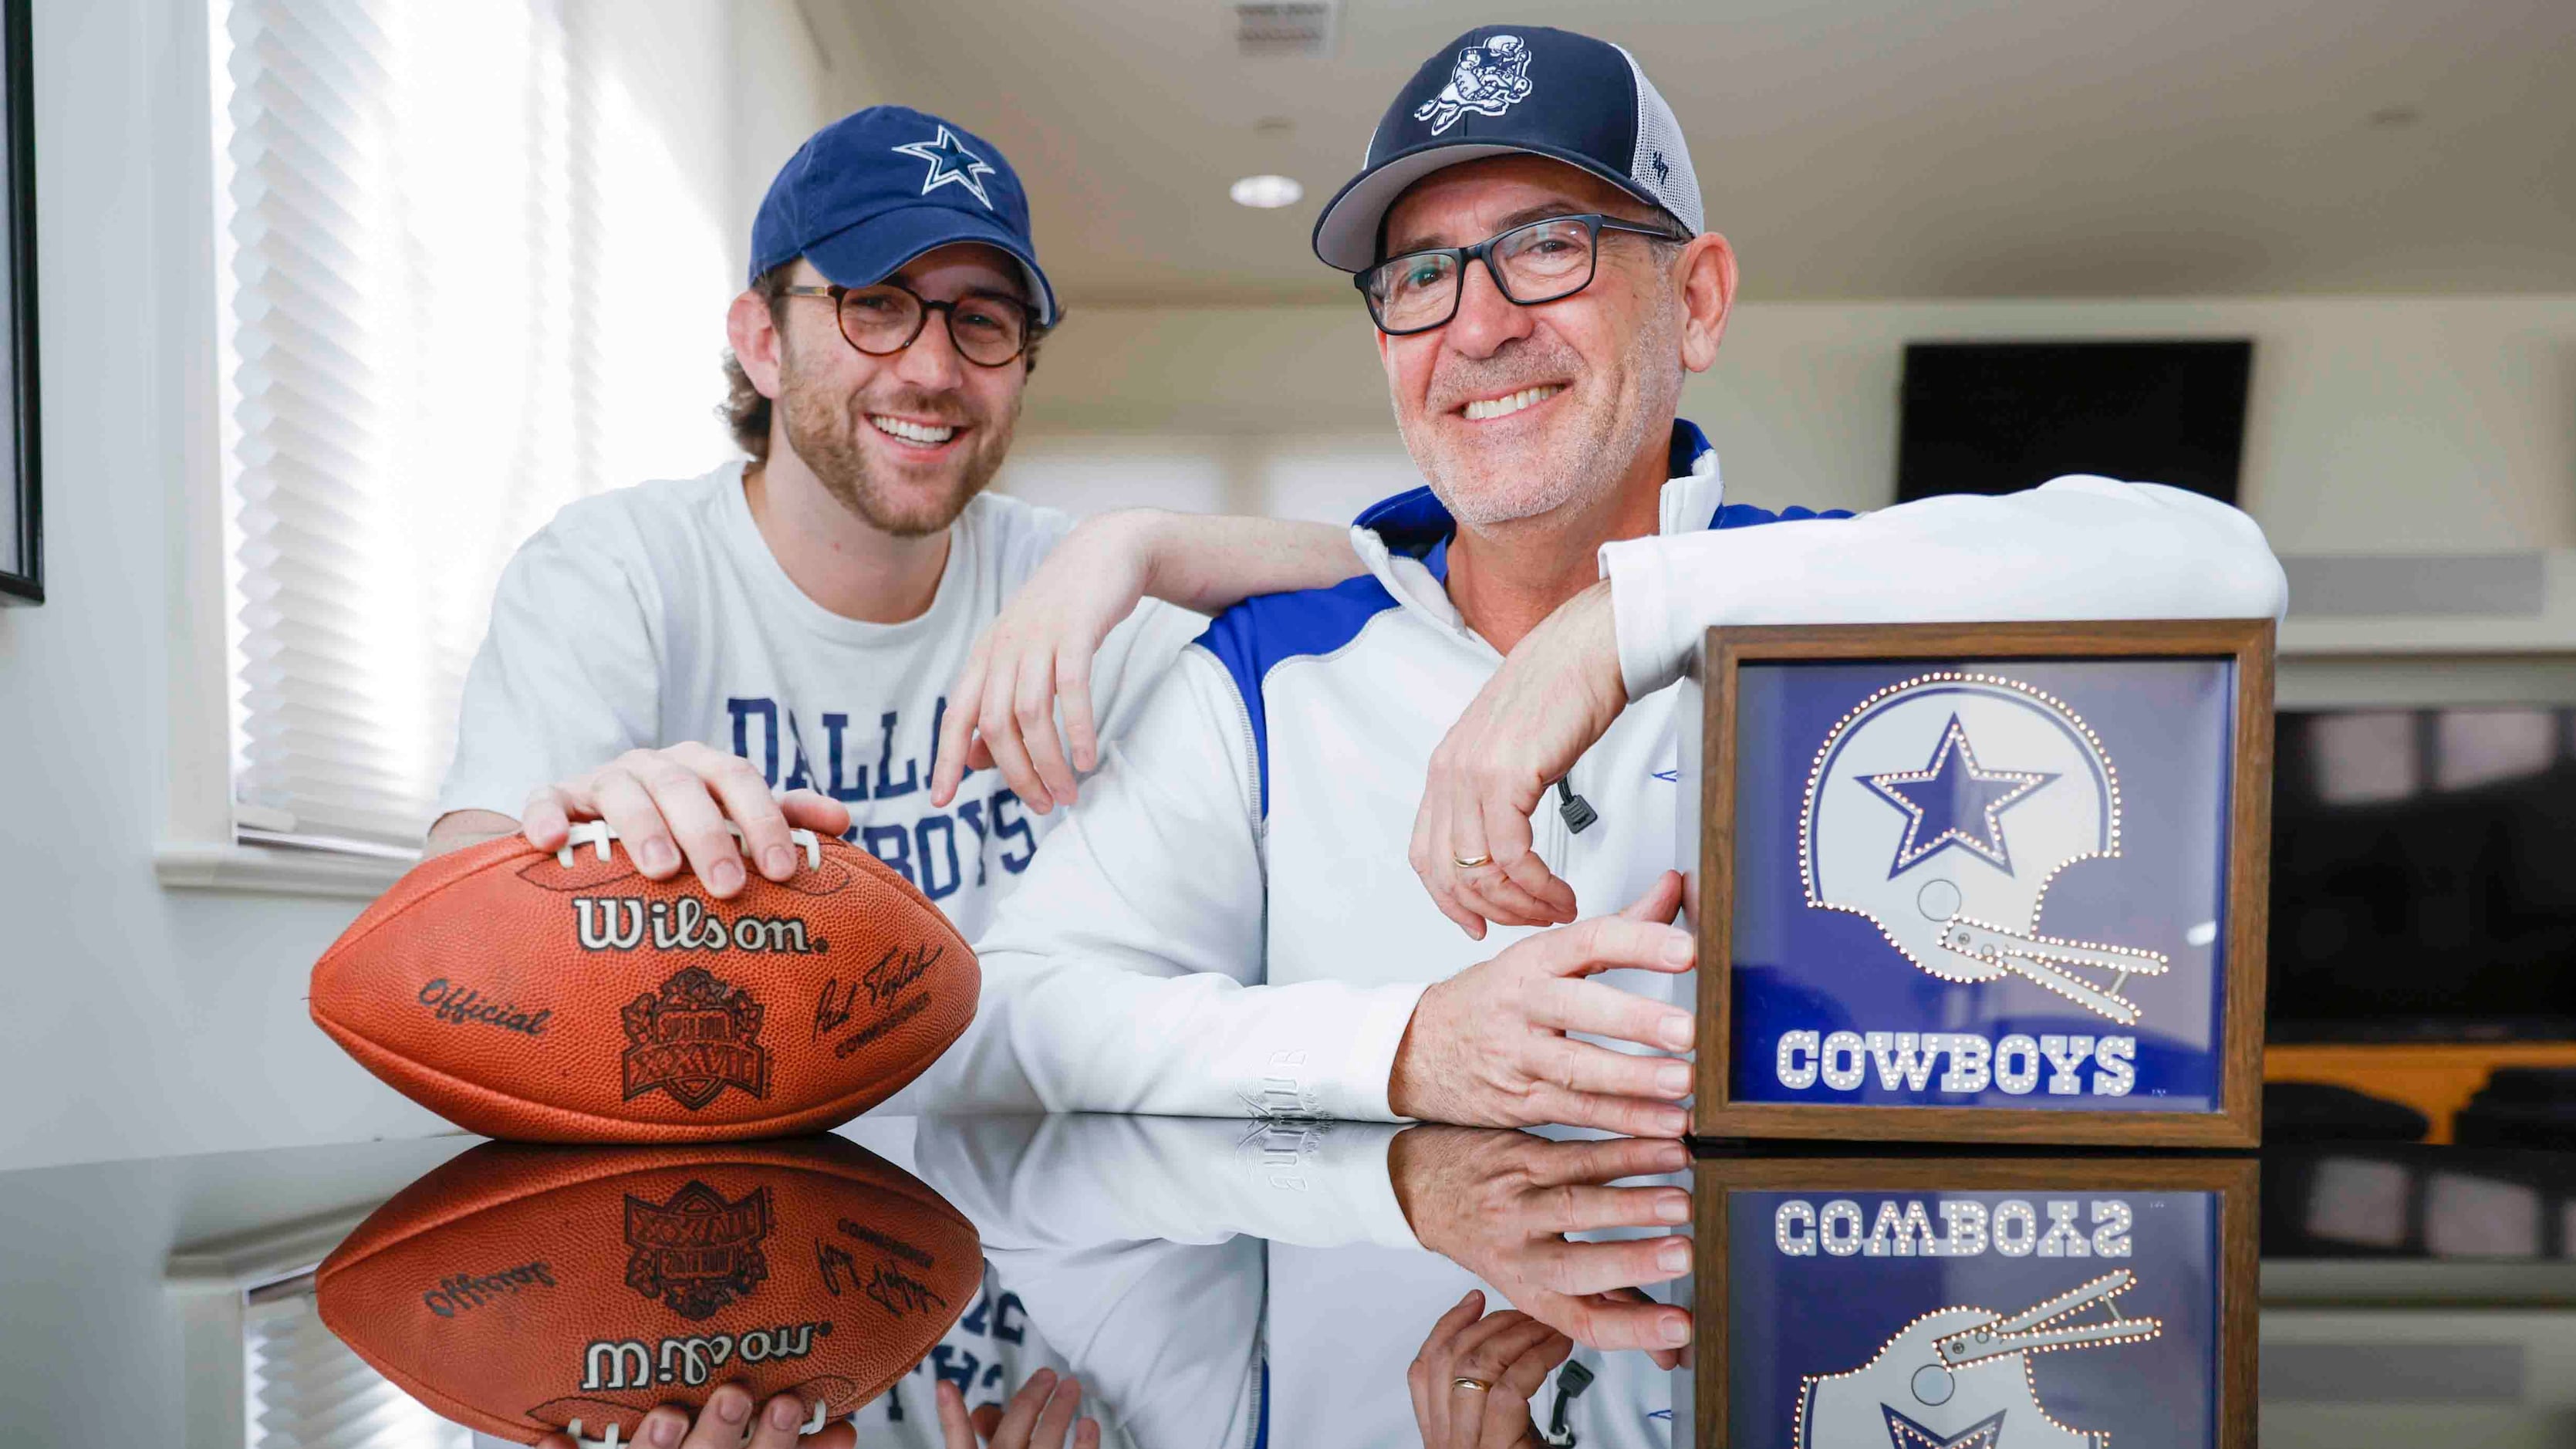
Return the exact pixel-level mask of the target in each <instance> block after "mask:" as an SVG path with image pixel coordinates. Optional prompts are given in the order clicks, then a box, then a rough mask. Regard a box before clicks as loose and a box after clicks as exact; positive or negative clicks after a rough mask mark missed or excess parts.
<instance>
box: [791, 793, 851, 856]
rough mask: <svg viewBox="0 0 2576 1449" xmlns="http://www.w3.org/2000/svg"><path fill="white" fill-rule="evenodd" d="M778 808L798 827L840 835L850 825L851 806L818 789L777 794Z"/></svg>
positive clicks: (816, 832)
mask: <svg viewBox="0 0 2576 1449" xmlns="http://www.w3.org/2000/svg"><path fill="white" fill-rule="evenodd" d="M778 809H779V812H780V813H781V814H783V815H785V816H786V817H787V823H788V824H789V825H791V826H793V827H795V828H796V829H798V830H811V831H813V832H814V833H815V834H817V835H830V836H839V835H842V834H845V833H847V832H848V830H849V828H850V807H849V806H847V805H844V804H842V803H841V802H840V801H838V800H835V799H833V798H832V797H831V796H829V795H826V794H823V793H822V792H821V791H819V790H790V791H788V792H787V793H786V794H784V795H781V796H779V797H778ZM792 843H793V842H791V844H792Z"/></svg>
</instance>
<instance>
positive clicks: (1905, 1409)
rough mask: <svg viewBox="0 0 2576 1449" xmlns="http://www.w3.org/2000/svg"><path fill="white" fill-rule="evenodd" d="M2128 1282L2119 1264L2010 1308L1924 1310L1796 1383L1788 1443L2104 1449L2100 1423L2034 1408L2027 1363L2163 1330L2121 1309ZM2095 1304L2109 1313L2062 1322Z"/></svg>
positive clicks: (1911, 1448) (1812, 1448)
mask: <svg viewBox="0 0 2576 1449" xmlns="http://www.w3.org/2000/svg"><path fill="white" fill-rule="evenodd" d="M2136 1281H2137V1279H2136V1276H2135V1275H2134V1274H2132V1273H2130V1272H2129V1271H2128V1270H2127V1269H2125V1268H2123V1269H2120V1270H2119V1271H2117V1272H2113V1273H2106V1274H2104V1275H2103V1276H2101V1277H2099V1278H2096V1279H2094V1280H2093V1281H2092V1282H2090V1283H2086V1284H2084V1285H2083V1286H2081V1287H2079V1288H2074V1289H2070V1290H2069V1291H2067V1292H2064V1293H2060V1294H2058V1295H2057V1296H2056V1297H2054V1298H2051V1299H2048V1300H2047V1301H2045V1302H2042V1303H2035V1304H2033V1305H2031V1306H2030V1307H2028V1308H2025V1309H2023V1310H2022V1311H2021V1312H2019V1313H2012V1314H2003V1313H1996V1312H1994V1311H1992V1310H1991V1309H1985V1308H1969V1307H1958V1308H1937V1309H1934V1310H1933V1311H1932V1312H1930V1313H1927V1314H1925V1315H1923V1316H1922V1317H1921V1318H1918V1319H1916V1320H1914V1321H1913V1322H1912V1323H1909V1324H1907V1325H1906V1326H1905V1327H1904V1328H1903V1329H1901V1330H1899V1331H1898V1332H1897V1334H1896V1336H1895V1337H1893V1338H1891V1339H1889V1340H1888V1341H1887V1343H1886V1345H1885V1346H1884V1347H1882V1348H1880V1349H1879V1351H1878V1352H1877V1354H1876V1355H1875V1356H1873V1357H1872V1358H1871V1359H1870V1361H1869V1362H1868V1363H1865V1364H1863V1365H1861V1366H1860V1367H1859V1368H1856V1369H1853V1370H1851V1371H1849V1372H1848V1373H1838V1374H1810V1375H1808V1376H1807V1377H1806V1378H1805V1379H1804V1380H1803V1381H1801V1383H1800V1385H1799V1390H1798V1423H1797V1431H1796V1433H1795V1435H1794V1436H1793V1439H1792V1442H1793V1443H1794V1444H1795V1445H1796V1449H2105V1446H2107V1445H2108V1444H2109V1443H2110V1442H2111V1436H2110V1434H2109V1432H2108V1431H2106V1430H2099V1429H2072V1428H2069V1427H2067V1426H2066V1425H2064V1424H2061V1423H2059V1422H2057V1421H2056V1420H2055V1419H2052V1418H2050V1417H2049V1416H2048V1411H2047V1410H2046V1409H2044V1408H2042V1407H2040V1403H2039V1391H2038V1387H2037V1385H2036V1384H2035V1383H2034V1381H2033V1380H2032V1378H2031V1366H2030V1361H2031V1359H2032V1357H2033V1356H2035V1355H2038V1354H2041V1353H2046V1352H2050V1351H2053V1350H2065V1349H2083V1348H2101V1347H2108V1346H2114V1345H2119V1344H2128V1343H2142V1342H2144V1341H2146V1340H2147V1339H2150V1338H2153V1337H2155V1336H2156V1335H2157V1334H2158V1333H2161V1332H2163V1331H2164V1323H2163V1321H2162V1320H2161V1319H2154V1318H2123V1317H2121V1316H2120V1310H2119V1307H2118V1305H2117V1304H2116V1303H2114V1302H2113V1301H2112V1300H2114V1299H2115V1298H2117V1297H2118V1296H2119V1295H2120V1294H2122V1293H2125V1292H2127V1291H2128V1290H2129V1289H2130V1287H2132V1286H2133V1285H2134V1284H2135V1283H2136ZM2095 1307H2099V1308H2100V1309H2102V1311H2104V1312H2105V1313H2107V1314H2109V1315H2110V1316H2109V1317H2108V1318H2107V1319H2095V1320H2093V1321H2091V1322H2085V1323H2075V1322H2070V1321H2069V1320H2071V1319H2073V1318H2074V1317H2075V1316H2076V1315H2077V1314H2079V1313H2083V1312H2085V1311H2087V1310H2089V1309H2092V1308H2095Z"/></svg>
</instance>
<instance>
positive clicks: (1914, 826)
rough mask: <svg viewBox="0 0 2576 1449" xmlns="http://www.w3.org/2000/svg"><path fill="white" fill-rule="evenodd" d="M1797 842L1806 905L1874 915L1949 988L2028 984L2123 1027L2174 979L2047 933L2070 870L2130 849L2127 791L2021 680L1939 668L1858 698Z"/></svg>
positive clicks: (2057, 706)
mask: <svg viewBox="0 0 2576 1449" xmlns="http://www.w3.org/2000/svg"><path fill="white" fill-rule="evenodd" d="M1798 835H1799V841H1798V844H1799V866H1800V869H1801V871H1802V873H1803V874H1804V876H1805V883H1806V895H1807V904H1808V905H1810V906H1813V907H1818V908H1821V909H1825V910H1836V911H1849V912H1851V913H1853V914H1854V915H1858V916H1864V917H1867V918H1868V919H1869V920H1870V921H1871V922H1873V923H1874V924H1876V925H1877V927H1878V929H1879V932H1880V934H1882V935H1884V936H1885V937H1886V938H1887V942H1888V944H1889V945H1891V946H1894V947H1895V948H1896V949H1897V951H1898V952H1900V953H1902V954H1903V955H1904V957H1905V959H1907V960H1909V961H1911V962H1913V963H1914V964H1915V965H1917V966H1919V967H1921V968H1922V969H1923V970H1925V971H1927V972H1929V973H1931V974H1932V975H1934V976H1938V977H1940V978H1941V979H1943V980H1945V981H1958V982H1977V981H1992V980H1995V979H1996V978H1998V977H2001V976H2004V975H2007V974H2012V975H2018V976H2021V977H2023V978H2025V979H2027V980H2029V981H2032V982H2034V983H2036V984H2038V985H2040V986H2042V987H2045V988H2046V989H2048V990H2049V991H2051V992H2054V993H2056V994H2057V995H2058V996H2060V997H2063V998H2065V999H2066V1000H2068V1001H2071V1002H2074V1003H2075V1004H2076V1005H2078V1006H2081V1007H2083V1008H2085V1009H2086V1010H2088V1011H2092V1012H2096V1013H2098V1014H2100V1015H2102V1016H2105V1017H2108V1018H2110V1019H2111V1020H2113V1021H2116V1022H2119V1023H2120V1024H2122V1025H2124V1026H2125V1025H2129V1024H2131V1023H2134V1022H2135V1021H2137V1019H2138V1006H2137V1003H2135V1002H2133V1001H2131V1000H2129V999H2128V998H2127V997H2125V996H2123V995H2121V991H2122V988H2123V987H2125V986H2126V985H2127V983H2128V980H2129V978H2130V977H2132V976H2157V975H2161V974H2163V973H2164V971H2165V969H2166V966H2167V962H2166V960H2165V957H2164V956H2163V955H2162V954H2160V953H2158V952H2154V951H2144V950H2138V949H2136V948H2133V947H2128V946H2115V945H2105V944H2103V943H2101V942H2098V941H2070V940H2064V939H2061V938H2059V937H2056V936H2050V935H2044V934H2042V933H2041V931H2040V920H2039V916H2040V910H2041V908H2042V907H2043V906H2044V905H2045V904H2046V902H2047V898H2048V887H2049V883H2050V882H2051V881H2053V880H2055V879H2056V878H2057V875H2058V873H2059V872H2060V871H2063V870H2065V869H2066V868H2067V867H2068V866H2070V865H2073V864H2075V863H2076V862H2078V861H2083V860H2092V859H2095V858H2097V857H2111V856H2117V855H2118V854H2119V853H2120V783H2119V776H2118V775H2117V774H2116V773H2114V771H2113V770H2112V768H2111V759H2110V756H2109V755H2108V754H2107V753H2106V752H2105V751H2104V750H2103V748H2102V742H2101V741H2100V740H2099V739H2097V738H2096V737H2095V736H2094V734H2093V731H2092V730H2091V729H2090V728H2089V727H2088V726H2086V725H2085V723H2084V721H2083V720H2081V719H2078V718H2077V717H2076V715H2075V712H2074V711H2073V710H2070V709H2068V708H2067V707H2066V705H2065V704H2064V703H2063V702H2061V701H2059V700H2057V699H2056V698H2054V697H2052V696H2050V695H2047V694H2044V693H2042V692H2040V691H2039V690H2036V689H2033V688H2031V687H2030V686H2029V685H2027V684H2023V683H2021V682H2020V681H2018V680H2013V679H2005V678H2002V677H2000V676H1997V675H1991V674H1970V673H1961V672H1957V671H1952V670H1942V671H1937V672H1934V673H1930V674H1922V675H1917V676H1916V677H1914V678H1912V679H1909V680H1906V681H1905V682H1904V683H1902V684H1897V685H1891V686H1889V687H1888V688H1885V689H1882V690H1879V691H1878V692H1877V693H1875V694H1872V695H1870V696H1869V697H1868V698H1867V699H1864V700H1862V701H1861V702H1860V704H1859V705H1858V706H1856V707H1855V708H1853V710H1852V711H1851V712H1850V713H1849V714H1846V715H1844V716H1843V718H1842V719H1841V720H1840V721H1839V722H1837V723H1836V724H1835V726H1834V728H1833V729H1832V730H1831V731H1830V732H1828V733H1827V734H1826V736H1825V742H1824V744H1823V745H1822V746H1821V747H1819V748H1818V749H1817V751H1816V763H1815V767H1814V769H1813V770H1811V771H1810V772H1809V773H1808V776H1807V799H1806V810H1805V815H1804V818H1803V819H1802V820H1801V821H1800V824H1799V832H1798ZM2105 977H2107V978H2108V979H2107V980H2106V979H2104V978H2105Z"/></svg>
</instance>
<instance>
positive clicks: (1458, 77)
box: [1413, 35, 1530, 136]
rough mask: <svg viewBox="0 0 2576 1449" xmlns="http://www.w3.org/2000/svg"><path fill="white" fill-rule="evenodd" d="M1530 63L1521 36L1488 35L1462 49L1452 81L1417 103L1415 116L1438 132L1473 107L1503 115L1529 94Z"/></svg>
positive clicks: (1479, 112) (1483, 112)
mask: <svg viewBox="0 0 2576 1449" xmlns="http://www.w3.org/2000/svg"><path fill="white" fill-rule="evenodd" d="M1529 63H1530V51H1529V47H1528V46H1527V45H1524V44H1522V43H1521V38H1520V37H1519V36H1517V35H1488V36H1486V37H1485V41H1484V44H1482V45H1471V46H1468V47H1467V48H1466V49H1465V50H1462V51H1460V52H1458V63H1457V64H1456V65H1454V66H1452V67H1450V70H1449V84H1447V85H1445V86H1442V87H1441V88H1440V94H1438V95H1436V96H1433V97H1432V98H1431V99H1429V100H1427V101H1424V102H1423V103H1422V104H1421V105H1420V106H1418V107H1416V108H1415V109H1414V112H1413V119H1415V120H1417V121H1429V122H1430V123H1431V134H1432V135H1435V136H1437V135H1439V134H1440V133H1441V132H1443V131H1446V130H1448V129H1449V128H1450V127H1451V126H1454V125H1456V124H1457V123H1458V118H1459V117H1460V116H1462V115H1465V114H1466V113H1467V112H1469V111H1474V112H1475V113H1476V114H1477V115H1480V116H1499V115H1501V114H1502V113H1503V112H1505V111H1508V110H1510V109H1511V108H1512V103H1513V102H1515V101H1522V100H1527V99H1528V98H1529V93H1530V78H1529Z"/></svg>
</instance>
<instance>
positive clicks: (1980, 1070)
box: [1772, 1031, 2138, 1097]
mask: <svg viewBox="0 0 2576 1449" xmlns="http://www.w3.org/2000/svg"><path fill="white" fill-rule="evenodd" d="M2137 1058H2138V1039H2137V1038H2136V1037H2134V1036H2088V1035H2086V1034H2084V1033H2081V1032H2073V1033H2064V1034H2061V1033H2057V1032H2043V1033H2041V1034H2040V1035H2038V1036H2028V1035H2024V1034H2022V1033H2020V1032H2014V1033H2012V1034H2011V1035H2009V1036H2006V1037H2004V1038H2003V1039H2002V1040H2001V1041H1994V1040H1990V1039H1988V1038H1986V1037H1982V1036H1978V1035H1975V1034H1974V1033H1971V1032H1961V1031H1926V1032H1912V1031H1870V1032H1857V1031H1836V1032H1816V1031H1784V1032H1782V1033H1780V1042H1779V1048H1778V1050H1777V1051H1776V1052H1775V1053H1774V1054H1773V1057H1772V1061H1773V1074H1774V1075H1775V1076H1776V1077H1778V1079H1779V1082H1780V1085H1781V1086H1784V1087H1787V1088H1788V1089H1789V1090H1791V1091H1793V1092H1804V1091H1810V1090H1812V1089H1814V1088H1816V1087H1818V1086H1819V1085H1821V1086H1822V1087H1824V1088H1825V1089H1826V1090H1827V1091H1834V1092H1857V1091H1859V1090H1861V1087H1862V1084H1863V1083H1864V1082H1866V1081H1867V1080H1868V1078H1869V1077H1870V1075H1871V1073H1872V1071H1873V1069H1874V1070H1875V1072H1876V1075H1877V1078H1878V1084H1879V1087H1880V1089H1881V1090H1884V1091H1889V1092H1897V1091H1903V1092H1912V1093H1916V1094H1921V1095H1931V1094H1933V1093H1936V1092H1948V1093H1953V1094H1957V1095H1961V1096H1974V1095H1976V1094H1978V1093H1981V1092H1984V1091H1985V1090H1986V1089H1987V1088H1988V1087H1989V1086H1992V1087H1993V1088H1994V1089H1995V1090H1997V1091H2001V1092H2007V1093H2010V1094H2011V1095H2013V1096H2016V1097H2021V1096H2027V1095H2029V1094H2030V1093H2032V1092H2035V1091H2040V1090H2043V1087H2042V1083H2043V1080H2044V1081H2045V1090H2046V1091H2047V1092H2048V1093H2049V1094H2050V1095H2052V1096H2059V1097H2070V1096H2077V1095H2089V1096H2095V1097H2125V1096H2127V1095H2129V1093H2130V1092H2131V1091H2133V1090H2134V1089H2135V1088H2136V1087H2137V1084H2138V1069H2137ZM1944 1060H1946V1061H1947V1062H1948V1063H1949V1065H1948V1068H1947V1069H1946V1070H1944V1071H1942V1072H1941V1074H1940V1076H1939V1077H1938V1078H1937V1079H1936V1078H1935V1077H1934V1076H1933V1070H1934V1069H1935V1068H1936V1067H1939V1066H1940V1065H1941V1064H1942V1062H1943V1061H1944Z"/></svg>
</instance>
